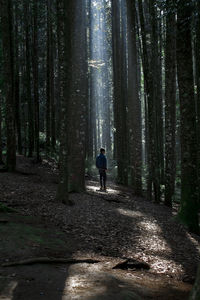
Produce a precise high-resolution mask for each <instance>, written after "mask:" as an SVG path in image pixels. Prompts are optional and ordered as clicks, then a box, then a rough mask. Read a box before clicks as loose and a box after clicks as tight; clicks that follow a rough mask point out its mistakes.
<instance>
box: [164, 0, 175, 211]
mask: <svg viewBox="0 0 200 300" xmlns="http://www.w3.org/2000/svg"><path fill="white" fill-rule="evenodd" d="M166 5H167V7H166V48H165V205H167V206H170V207H171V206H172V198H173V196H174V192H175V175H176V157H175V132H176V126H175V125H176V14H175V2H174V0H167V2H166Z"/></svg>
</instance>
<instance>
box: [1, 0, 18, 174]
mask: <svg viewBox="0 0 200 300" xmlns="http://www.w3.org/2000/svg"><path fill="white" fill-rule="evenodd" d="M0 4H1V5H0V7H1V28H2V31H1V32H2V33H1V34H2V43H3V61H4V66H3V72H4V91H5V98H6V137H7V157H6V164H7V168H8V170H9V171H14V170H15V167H16V137H15V101H14V61H13V57H14V54H13V41H12V32H13V28H12V19H13V18H12V2H11V0H1V1H0Z"/></svg>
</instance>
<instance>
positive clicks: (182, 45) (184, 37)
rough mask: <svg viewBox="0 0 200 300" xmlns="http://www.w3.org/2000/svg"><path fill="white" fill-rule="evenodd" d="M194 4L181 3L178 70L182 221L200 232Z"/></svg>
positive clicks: (179, 7)
mask: <svg viewBox="0 0 200 300" xmlns="http://www.w3.org/2000/svg"><path fill="white" fill-rule="evenodd" d="M191 13H192V4H191V2H190V1H189V0H187V1H184V2H183V1H180V2H178V3H177V71H178V84H179V96H180V115H181V208H180V211H179V217H180V219H181V221H182V222H183V223H184V224H185V225H186V226H187V227H188V228H189V230H190V231H192V232H194V233H199V218H198V193H197V169H196V165H197V136H196V111H195V99H194V78H193V61H192V42H191Z"/></svg>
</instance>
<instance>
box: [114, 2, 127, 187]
mask: <svg viewBox="0 0 200 300" xmlns="http://www.w3.org/2000/svg"><path fill="white" fill-rule="evenodd" d="M112 34H113V45H112V46H113V78H114V126H115V130H116V132H115V155H116V160H117V166H118V182H119V183H121V184H125V185H127V183H128V170H127V167H128V166H127V157H126V156H127V149H126V145H127V144H126V143H127V138H126V135H127V133H126V129H125V128H126V117H125V116H126V104H125V103H124V102H123V100H124V98H123V96H122V90H123V83H122V75H121V72H122V70H121V68H122V57H123V55H126V53H124V52H122V51H123V50H124V49H123V47H122V44H123V43H124V41H122V37H121V28H120V2H119V1H118V0H115V1H114V0H112ZM124 80H125V78H124ZM125 149H126V150H125Z"/></svg>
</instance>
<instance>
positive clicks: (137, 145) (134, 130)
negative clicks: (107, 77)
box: [127, 0, 142, 195]
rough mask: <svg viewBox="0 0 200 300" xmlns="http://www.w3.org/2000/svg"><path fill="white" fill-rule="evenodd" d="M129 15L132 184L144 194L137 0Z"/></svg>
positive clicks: (128, 4) (132, 5)
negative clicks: (137, 43)
mask: <svg viewBox="0 0 200 300" xmlns="http://www.w3.org/2000/svg"><path fill="white" fill-rule="evenodd" d="M127 16H128V29H127V30H128V122H129V127H128V131H129V149H130V154H129V155H130V165H131V185H132V186H133V188H134V191H135V193H136V194H137V195H141V194H142V177H141V171H142V170H141V168H142V136H141V133H142V132H141V103H140V99H139V91H138V57H137V45H136V8H135V1H130V0H127Z"/></svg>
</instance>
